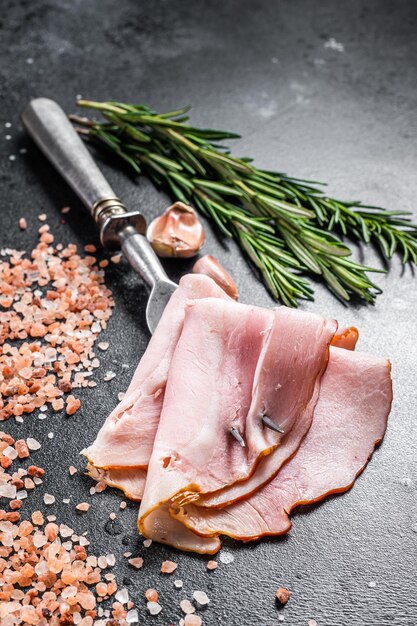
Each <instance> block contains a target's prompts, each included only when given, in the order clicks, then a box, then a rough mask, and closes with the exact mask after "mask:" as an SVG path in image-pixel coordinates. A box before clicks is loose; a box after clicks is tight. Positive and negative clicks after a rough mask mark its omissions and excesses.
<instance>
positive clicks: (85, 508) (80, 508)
mask: <svg viewBox="0 0 417 626" xmlns="http://www.w3.org/2000/svg"><path fill="white" fill-rule="evenodd" d="M75 508H76V509H77V511H81V512H82V513H85V512H87V511H88V509H89V508H90V505H89V504H88V502H80V503H79V504H77V505H76V506H75Z"/></svg>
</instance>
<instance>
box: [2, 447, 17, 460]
mask: <svg viewBox="0 0 417 626" xmlns="http://www.w3.org/2000/svg"><path fill="white" fill-rule="evenodd" d="M3 454H4V456H7V458H8V459H11V460H12V461H14V459H17V451H16V450H15V448H12V446H7V448H5V449H4V450H3Z"/></svg>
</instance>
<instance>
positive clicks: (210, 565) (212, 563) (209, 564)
mask: <svg viewBox="0 0 417 626" xmlns="http://www.w3.org/2000/svg"><path fill="white" fill-rule="evenodd" d="M218 566H219V564H218V563H217V561H208V562H207V569H209V570H214V569H217V568H218Z"/></svg>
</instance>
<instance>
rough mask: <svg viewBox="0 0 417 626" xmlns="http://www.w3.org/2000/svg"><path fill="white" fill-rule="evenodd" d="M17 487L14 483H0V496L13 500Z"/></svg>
mask: <svg viewBox="0 0 417 626" xmlns="http://www.w3.org/2000/svg"><path fill="white" fill-rule="evenodd" d="M16 493H17V489H16V487H15V486H14V485H8V484H7V483H6V484H3V485H0V497H2V498H8V499H10V500H13V499H14V498H15V497H16Z"/></svg>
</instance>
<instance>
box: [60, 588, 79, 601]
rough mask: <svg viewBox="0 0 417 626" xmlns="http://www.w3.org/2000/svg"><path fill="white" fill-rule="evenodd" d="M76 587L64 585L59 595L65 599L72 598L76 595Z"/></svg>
mask: <svg viewBox="0 0 417 626" xmlns="http://www.w3.org/2000/svg"><path fill="white" fill-rule="evenodd" d="M77 591H78V590H77V587H75V586H74V585H68V587H66V588H65V589H63V590H62V592H61V596H62V597H63V598H64V599H65V600H67V599H68V598H73V597H74V596H76V595H77Z"/></svg>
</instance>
